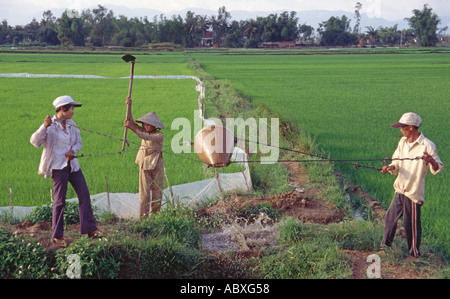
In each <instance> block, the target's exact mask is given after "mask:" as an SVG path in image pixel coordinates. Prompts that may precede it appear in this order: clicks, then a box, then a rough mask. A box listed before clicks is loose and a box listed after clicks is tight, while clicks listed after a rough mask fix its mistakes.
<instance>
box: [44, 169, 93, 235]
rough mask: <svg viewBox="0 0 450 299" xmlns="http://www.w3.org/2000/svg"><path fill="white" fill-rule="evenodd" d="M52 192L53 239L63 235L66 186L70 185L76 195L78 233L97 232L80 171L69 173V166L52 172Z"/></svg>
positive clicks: (87, 191)
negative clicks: (78, 217)
mask: <svg viewBox="0 0 450 299" xmlns="http://www.w3.org/2000/svg"><path fill="white" fill-rule="evenodd" d="M52 182H53V190H54V194H55V201H54V203H53V215H52V230H53V238H58V239H59V238H62V237H63V235H64V216H63V214H64V208H65V206H66V194H67V185H68V183H70V184H71V185H72V187H73V189H74V190H75V192H76V193H77V196H78V201H79V210H80V211H79V212H80V214H79V215H80V233H81V234H88V233H91V232H94V231H95V230H97V225H96V221H95V217H94V213H93V211H92V206H91V197H90V194H89V189H88V186H87V184H86V180H85V178H84V175H83V172H82V171H81V169H80V170H79V171H77V172H71V169H70V166H67V167H66V168H64V169H61V170H55V169H54V170H53V171H52Z"/></svg>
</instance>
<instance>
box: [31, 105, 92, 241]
mask: <svg viewBox="0 0 450 299" xmlns="http://www.w3.org/2000/svg"><path fill="white" fill-rule="evenodd" d="M53 106H54V107H55V109H56V115H55V116H53V117H50V115H48V116H47V117H46V118H45V119H44V123H43V124H42V125H41V126H40V127H39V129H38V130H37V131H36V132H34V133H33V135H32V136H31V138H30V142H31V144H32V145H33V146H35V147H37V148H39V147H41V146H42V145H44V144H45V146H44V150H43V151H42V156H41V161H40V164H39V170H38V174H42V175H44V177H45V178H49V177H51V178H52V183H53V189H54V196H55V200H54V203H53V215H52V231H53V233H52V235H53V240H54V242H55V243H56V244H58V245H63V244H64V238H63V234H64V217H63V213H64V208H65V204H66V193H67V184H68V183H70V184H71V185H72V187H73V189H74V190H75V192H76V193H77V196H78V201H79V210H80V211H79V213H80V232H81V234H88V235H89V236H90V237H95V236H97V235H98V233H99V231H98V229H97V226H96V221H95V218H94V214H93V211H92V206H91V198H90V194H89V190H88V186H87V184H86V180H85V178H84V175H83V172H82V171H81V169H80V165H79V164H78V160H77V159H76V158H74V156H75V154H76V153H77V152H79V151H80V150H81V147H82V146H83V143H82V142H81V136H80V131H79V129H78V128H77V126H76V125H75V122H74V121H73V120H72V119H71V118H72V116H73V115H74V108H75V107H81V104H79V103H76V102H75V101H74V100H73V99H72V97H70V96H60V97H58V98H56V99H55V100H54V101H53Z"/></svg>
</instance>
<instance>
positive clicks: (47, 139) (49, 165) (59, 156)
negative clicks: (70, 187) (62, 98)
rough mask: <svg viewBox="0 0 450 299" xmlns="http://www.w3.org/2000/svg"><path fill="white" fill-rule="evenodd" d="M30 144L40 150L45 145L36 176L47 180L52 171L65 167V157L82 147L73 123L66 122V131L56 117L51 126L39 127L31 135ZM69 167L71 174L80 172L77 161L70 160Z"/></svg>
mask: <svg viewBox="0 0 450 299" xmlns="http://www.w3.org/2000/svg"><path fill="white" fill-rule="evenodd" d="M30 143H31V144H32V145H33V146H35V147H37V148H40V147H41V146H42V145H44V144H45V146H44V150H43V151H42V155H41V161H40V164H39V169H38V174H43V175H44V177H45V178H49V177H50V176H51V174H52V169H63V168H64V167H66V166H67V163H68V160H67V159H66V157H65V155H66V154H67V153H68V152H69V151H70V150H72V151H73V152H74V153H75V154H76V153H78V152H79V151H80V150H81V148H82V147H83V143H82V141H81V136H80V130H79V129H78V128H77V127H76V124H75V122H74V121H72V120H70V119H68V120H66V130H64V128H63V126H62V124H61V123H60V122H59V121H58V120H57V118H56V115H55V116H54V117H53V118H52V125H51V126H49V127H48V128H46V127H45V126H44V125H41V126H40V127H39V129H37V131H36V132H34V133H33V135H31V138H30ZM70 166H71V169H72V172H76V171H78V170H80V165H79V164H78V160H77V159H76V158H75V159H73V160H71V162H70Z"/></svg>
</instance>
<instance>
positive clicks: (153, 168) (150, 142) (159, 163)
mask: <svg viewBox="0 0 450 299" xmlns="http://www.w3.org/2000/svg"><path fill="white" fill-rule="evenodd" d="M131 103H132V101H131V98H129V97H128V98H127V100H126V102H125V104H127V105H130V107H131ZM129 111H130V114H129V115H128V117H127V119H126V120H125V121H124V126H125V127H127V128H129V129H131V130H132V131H133V132H134V133H135V134H136V135H137V136H138V137H139V138H141V139H142V143H141V148H140V149H139V151H138V153H137V155H136V161H135V162H136V164H138V165H139V215H140V216H141V217H142V216H146V215H148V214H149V212H151V213H152V214H156V213H157V212H158V211H159V210H160V209H161V200H162V191H163V188H164V161H163V157H162V148H163V141H164V134H163V133H162V132H161V131H160V130H161V129H164V125H163V124H162V122H161V120H160V119H159V117H158V115H156V113H155V112H150V113H148V114H146V115H144V116H142V117H141V118H139V119H137V120H136V122H139V123H142V127H141V126H139V125H138V124H137V123H136V122H134V120H133V116H132V113H131V108H130V110H129Z"/></svg>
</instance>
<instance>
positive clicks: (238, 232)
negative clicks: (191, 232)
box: [202, 214, 278, 252]
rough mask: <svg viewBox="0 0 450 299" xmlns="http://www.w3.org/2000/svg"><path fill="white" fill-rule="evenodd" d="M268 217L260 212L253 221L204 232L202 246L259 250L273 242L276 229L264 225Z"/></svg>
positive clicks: (212, 249) (272, 226) (222, 249)
mask: <svg viewBox="0 0 450 299" xmlns="http://www.w3.org/2000/svg"><path fill="white" fill-rule="evenodd" d="M268 219H270V218H269V217H267V216H266V215H265V214H261V215H260V216H259V217H258V219H256V220H255V222H254V223H251V224H248V223H244V224H239V223H238V221H235V222H234V223H233V224H229V225H226V226H224V227H223V228H222V229H221V230H220V231H218V232H215V233H209V234H204V235H203V237H202V242H203V248H204V249H206V250H210V251H217V252H226V251H248V250H259V249H263V248H265V247H268V246H272V245H274V244H275V241H276V237H277V235H278V230H277V228H276V227H275V226H274V225H265V224H264V223H266V222H267V220H268Z"/></svg>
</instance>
